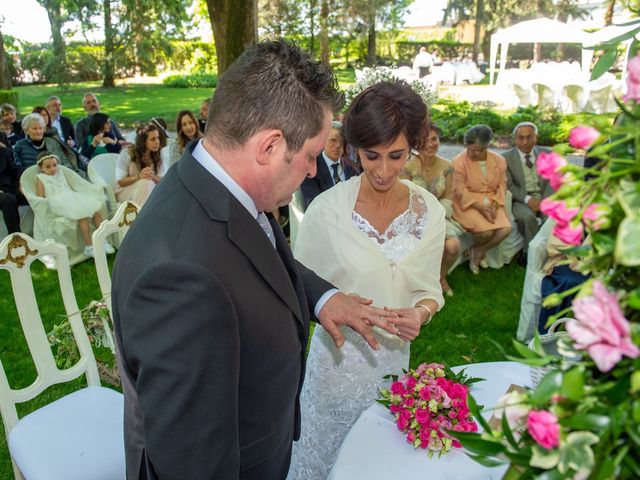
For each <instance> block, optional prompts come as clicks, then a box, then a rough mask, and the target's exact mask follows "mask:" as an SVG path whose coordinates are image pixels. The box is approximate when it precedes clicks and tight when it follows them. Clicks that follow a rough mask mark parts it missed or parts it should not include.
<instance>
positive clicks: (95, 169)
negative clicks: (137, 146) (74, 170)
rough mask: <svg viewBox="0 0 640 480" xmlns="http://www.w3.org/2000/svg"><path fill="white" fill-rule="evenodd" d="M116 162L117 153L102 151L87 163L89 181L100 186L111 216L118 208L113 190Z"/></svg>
mask: <svg viewBox="0 0 640 480" xmlns="http://www.w3.org/2000/svg"><path fill="white" fill-rule="evenodd" d="M117 162H118V154H117V153H103V154H101V155H96V156H95V157H93V158H92V159H91V161H90V162H89V165H87V174H88V175H89V180H91V183H94V184H96V185H99V186H101V187H102V188H103V189H104V193H105V195H106V198H107V202H108V204H107V210H108V212H109V217H111V216H112V215H113V214H114V213H115V212H116V210H117V209H118V201H117V200H116V195H115V193H114V192H113V187H114V186H115V184H116V163H117Z"/></svg>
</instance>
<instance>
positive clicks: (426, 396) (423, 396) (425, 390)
mask: <svg viewBox="0 0 640 480" xmlns="http://www.w3.org/2000/svg"><path fill="white" fill-rule="evenodd" d="M420 400H427V401H428V400H431V393H430V392H429V387H428V386H427V385H425V386H424V387H422V388H421V389H420Z"/></svg>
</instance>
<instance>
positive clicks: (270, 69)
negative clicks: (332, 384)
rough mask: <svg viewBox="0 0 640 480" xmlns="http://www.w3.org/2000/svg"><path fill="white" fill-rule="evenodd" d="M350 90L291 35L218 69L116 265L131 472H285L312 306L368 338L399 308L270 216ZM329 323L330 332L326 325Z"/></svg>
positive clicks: (214, 475) (216, 475)
mask: <svg viewBox="0 0 640 480" xmlns="http://www.w3.org/2000/svg"><path fill="white" fill-rule="evenodd" d="M341 102H342V98H341V95H340V94H339V92H338V91H337V89H336V82H335V78H334V77H333V75H332V73H331V72H330V71H329V70H328V68H327V67H325V66H323V65H321V64H318V63H316V62H314V61H313V60H312V59H311V58H310V57H309V56H308V55H307V54H306V53H304V52H302V51H301V50H299V49H298V48H297V47H294V46H291V45H289V44H287V43H286V42H283V41H273V42H265V43H261V44H258V45H254V46H252V47H250V48H249V49H248V50H247V51H246V52H245V53H244V54H243V55H242V56H241V57H240V58H239V59H238V60H236V62H235V63H234V64H233V65H232V66H231V67H230V68H229V69H228V70H227V71H226V73H225V74H224V76H223V77H222V78H221V80H220V82H219V84H218V87H217V89H216V91H215V95H214V96H213V99H212V101H211V108H210V112H209V118H208V122H207V132H206V135H205V138H204V140H202V141H198V142H195V143H191V144H190V145H188V148H187V149H186V151H185V154H184V155H183V157H182V159H181V160H180V161H179V162H178V164H177V165H176V166H175V167H174V168H172V169H171V170H170V171H169V173H168V174H167V175H166V176H165V177H164V179H163V180H162V182H161V183H160V184H159V185H158V186H157V187H156V189H155V191H154V193H153V195H152V196H151V198H150V199H149V201H148V202H147V204H146V205H145V207H144V208H143V209H142V212H141V214H140V215H139V217H138V219H137V220H136V222H135V224H134V226H133V227H132V228H131V230H130V231H129V233H128V234H127V237H126V238H125V241H124V243H123V245H122V248H121V250H120V252H119V253H118V257H117V260H116V265H115V267H114V273H113V312H114V322H115V331H116V343H117V347H118V360H119V364H120V368H121V370H120V371H121V376H122V380H123V390H124V395H125V445H126V457H127V478H128V479H139V478H140V479H196V478H197V479H202V480H207V479H211V480H213V479H216V480H223V479H238V478H240V479H243V480H248V479H256V480H257V479H260V480H270V479H273V480H278V479H284V478H285V477H286V475H287V471H288V469H289V460H290V452H291V442H292V440H294V439H297V438H298V436H299V433H300V410H299V403H298V397H299V394H300V388H301V386H302V382H303V378H304V362H305V360H304V357H305V350H306V346H307V339H308V334H309V318H310V312H313V313H314V315H315V316H316V317H317V318H318V320H319V321H320V323H321V324H322V326H323V327H324V328H325V329H326V330H327V331H328V332H329V333H330V334H331V335H332V336H333V338H334V341H335V343H336V344H337V345H338V346H340V345H342V342H343V341H344V338H343V336H342V333H341V332H340V330H339V329H338V327H339V326H342V325H347V326H349V327H351V328H353V329H355V330H357V331H358V332H359V333H361V334H362V335H363V336H364V337H365V338H366V339H367V341H368V342H369V344H370V345H371V346H372V347H373V348H377V344H376V342H375V339H374V337H373V335H372V332H371V326H372V325H378V326H381V327H383V328H386V329H387V330H388V331H390V332H393V333H396V332H397V330H396V329H395V327H393V326H392V325H391V324H389V323H387V322H386V320H385V319H384V318H383V317H387V316H391V315H392V314H390V313H387V312H385V311H384V310H382V309H379V308H374V307H371V306H369V305H368V303H369V302H367V301H366V300H364V299H360V298H359V297H350V296H347V295H345V294H343V293H336V290H335V289H333V287H332V286H331V285H330V284H329V283H327V282H325V281H324V280H322V279H321V278H319V277H317V276H316V275H315V274H314V273H313V272H311V271H310V270H308V269H306V268H305V267H304V266H302V265H301V264H300V263H298V262H297V261H295V260H294V259H293V257H292V255H291V251H290V250H289V247H288V245H287V243H286V240H285V238H284V236H283V234H282V231H281V230H280V228H279V226H278V225H277V223H276V222H274V221H273V220H269V219H267V218H266V217H265V215H264V214H263V213H262V212H268V211H272V210H274V209H276V208H277V207H278V206H281V205H285V204H287V203H288V202H289V201H290V199H291V196H292V194H293V192H294V191H295V190H296V189H297V188H298V186H299V185H300V183H301V182H302V180H303V179H304V178H305V177H306V176H307V175H311V176H313V175H314V174H315V169H316V162H315V158H316V156H317V155H318V154H319V153H320V152H321V151H322V148H323V147H324V145H325V140H326V138H327V135H328V133H329V130H330V126H331V119H332V115H333V113H334V112H336V111H337V110H338V109H339V108H340V106H341ZM318 328H320V327H318Z"/></svg>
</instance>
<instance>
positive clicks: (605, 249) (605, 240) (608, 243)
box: [591, 232, 616, 255]
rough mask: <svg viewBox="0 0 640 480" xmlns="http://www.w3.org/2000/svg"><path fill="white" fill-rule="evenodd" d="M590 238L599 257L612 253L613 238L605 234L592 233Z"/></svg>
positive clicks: (614, 244)
mask: <svg viewBox="0 0 640 480" xmlns="http://www.w3.org/2000/svg"><path fill="white" fill-rule="evenodd" d="M591 238H592V240H593V246H594V247H595V249H596V251H597V252H598V254H599V255H608V254H610V253H612V252H613V249H614V248H615V246H616V242H615V240H614V238H613V237H612V236H611V235H607V234H606V233H599V232H593V233H591Z"/></svg>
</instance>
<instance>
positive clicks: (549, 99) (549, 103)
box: [531, 82, 558, 109]
mask: <svg viewBox="0 0 640 480" xmlns="http://www.w3.org/2000/svg"><path fill="white" fill-rule="evenodd" d="M531 89H532V90H533V91H534V92H535V93H536V95H537V96H538V106H539V107H542V108H554V109H557V108H558V94H557V93H556V91H555V90H554V89H553V88H552V87H551V86H550V85H545V84H544V83H540V82H535V83H532V84H531Z"/></svg>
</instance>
